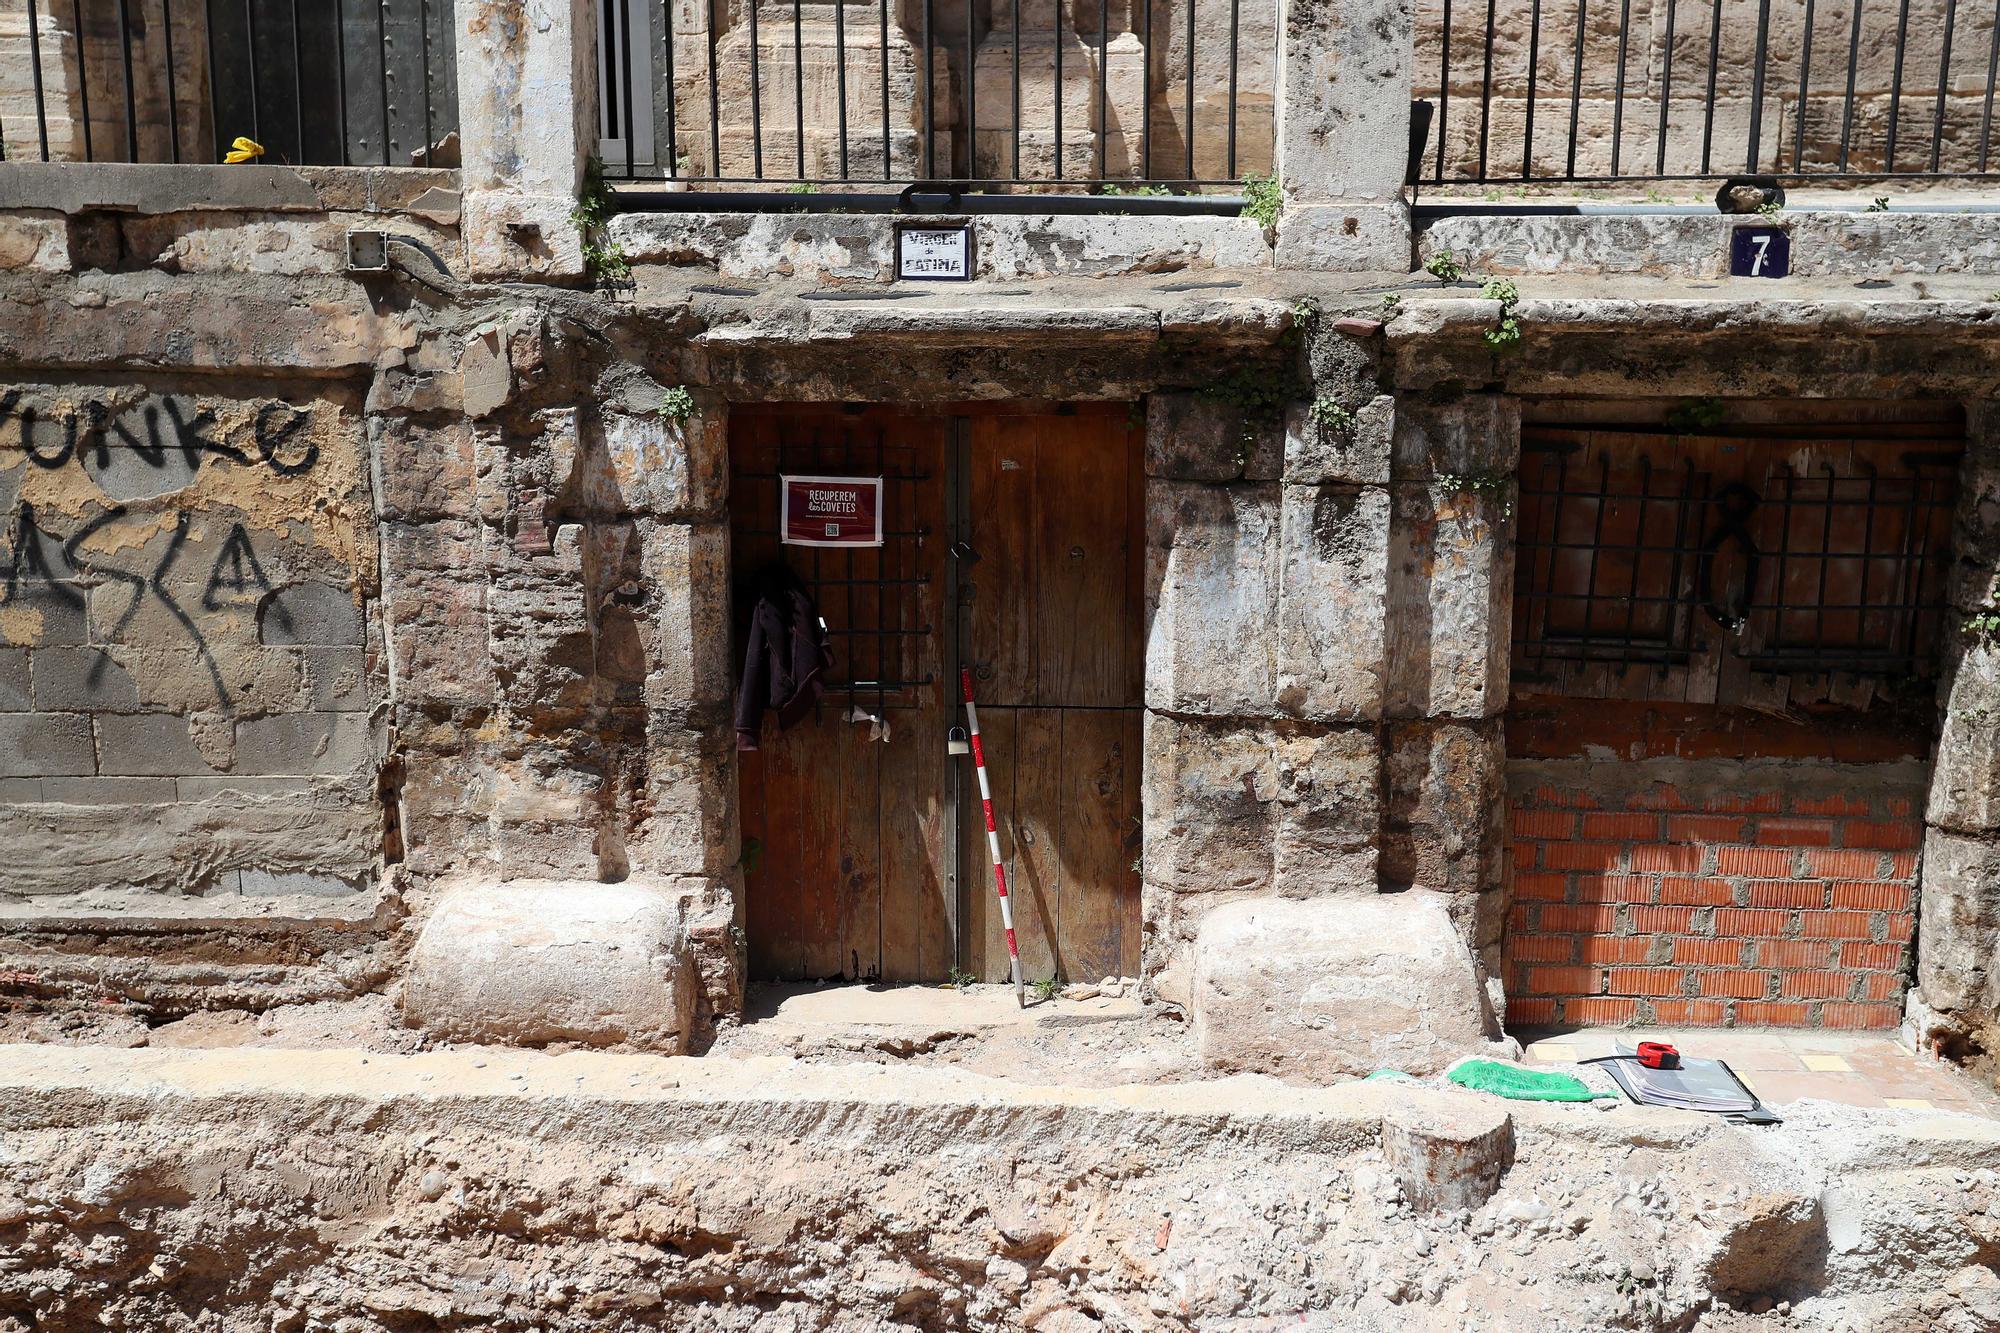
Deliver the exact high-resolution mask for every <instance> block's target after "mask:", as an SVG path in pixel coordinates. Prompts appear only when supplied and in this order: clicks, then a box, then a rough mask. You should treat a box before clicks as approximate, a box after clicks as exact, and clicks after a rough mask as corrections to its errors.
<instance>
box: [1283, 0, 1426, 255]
mask: <svg viewBox="0 0 2000 1333" xmlns="http://www.w3.org/2000/svg"><path fill="white" fill-rule="evenodd" d="M1412 13H1413V6H1412V5H1411V4H1410V0H1285V5H1284V10H1283V13H1282V14H1281V21H1280V23H1279V25H1278V32H1279V34H1280V39H1281V40H1280V42H1279V48H1278V104H1277V123H1278V138H1277V173H1278V179H1279V181H1280V182H1281V184H1282V186H1283V190H1284V201H1285V202H1284V211H1283V213H1282V215H1281V216H1280V217H1279V220H1278V247H1277V262H1278V264H1279V266H1280V267H1282V268H1306V269H1332V270H1339V271H1346V272H1353V271H1366V270H1385V271H1394V272H1398V273H1402V272H1408V271H1409V268H1410V210H1409V205H1408V204H1407V203H1406V202H1405V201H1404V199H1403V180H1404V177H1405V175H1406V174H1407V169H1408V160H1409V137H1410V136H1409V123H1410V92H1411V86H1412V73H1411V71H1412V60H1413V58H1414V51H1415V47H1414V44H1413V43H1414V38H1413V35H1412Z"/></svg>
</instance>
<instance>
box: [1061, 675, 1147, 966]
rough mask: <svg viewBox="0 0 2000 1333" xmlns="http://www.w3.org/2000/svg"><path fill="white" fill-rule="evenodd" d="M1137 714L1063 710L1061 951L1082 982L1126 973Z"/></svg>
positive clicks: (1132, 880) (1133, 879) (1132, 891)
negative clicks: (1128, 791)
mask: <svg viewBox="0 0 2000 1333" xmlns="http://www.w3.org/2000/svg"><path fill="white" fill-rule="evenodd" d="M1135 719H1136V715H1135V714H1132V713H1129V712H1127V711H1125V710H1123V709H1076V708H1072V709H1067V710H1065V711H1064V712H1063V714H1062V727H1063V734H1062V749H1063V755H1062V766H1061V770H1060V772H1059V773H1058V774H1057V775H1056V776H1057V778H1058V790H1059V792H1060V800H1061V806H1062V830H1063V833H1062V860H1063V871H1064V884H1063V897H1062V949H1063V955H1064V960H1065V962H1066V963H1067V964H1068V975H1069V976H1070V978H1071V979H1073V980H1076V981H1097V980H1099V979H1100V978H1103V977H1106V976H1123V975H1125V972H1124V965H1125V951H1124V934H1125V916H1126V910H1125V909H1126V901H1127V899H1128V898H1129V897H1133V896H1135V895H1136V891H1137V883H1136V879H1137V877H1136V876H1135V875H1134V874H1133V872H1132V856H1133V854H1132V853H1131V852H1129V851H1127V850H1126V845H1127V836H1126V835H1127V832H1128V829H1127V826H1126V810H1127V804H1128V803H1127V800H1126V788H1127V786H1128V785H1131V786H1136V785H1137V784H1136V781H1135V779H1136V777H1137V774H1136V772H1134V771H1133V768H1134V765H1133V763H1132V761H1133V759H1134V758H1135V757H1136V755H1135V752H1134V751H1133V750H1132V749H1131V748H1130V742H1131V736H1132V734H1133V733H1134V732H1136V730H1137V728H1136V727H1135V726H1134V725H1133V722H1134V721H1135Z"/></svg>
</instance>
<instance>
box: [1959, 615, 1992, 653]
mask: <svg viewBox="0 0 2000 1333" xmlns="http://www.w3.org/2000/svg"><path fill="white" fill-rule="evenodd" d="M1959 630H1960V632H1961V633H1963V634H1964V635H1965V637H1966V638H1968V639H1970V640H1972V641H1973V642H1974V643H1976V644H1980V645H1981V646H1984V647H1990V646H1992V645H1993V644H1995V643H2000V610H1990V611H1977V612H1974V613H1973V614H1972V615H1969V616H1967V617H1966V618H1965V623H1964V624H1963V625H1961V626H1959Z"/></svg>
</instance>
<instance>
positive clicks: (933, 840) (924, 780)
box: [879, 711, 956, 981]
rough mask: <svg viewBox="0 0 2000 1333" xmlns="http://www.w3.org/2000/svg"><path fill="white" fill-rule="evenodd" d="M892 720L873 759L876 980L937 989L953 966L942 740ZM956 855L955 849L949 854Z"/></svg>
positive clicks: (911, 719) (930, 729) (918, 725)
mask: <svg viewBox="0 0 2000 1333" xmlns="http://www.w3.org/2000/svg"><path fill="white" fill-rule="evenodd" d="M920 716H921V715H920V714H917V713H915V712H914V711H913V712H911V713H907V714H899V715H897V717H896V718H895V720H894V726H895V732H894V734H893V735H892V736H891V737H890V740H889V744H888V745H886V746H882V747H879V748H880V749H881V751H882V757H881V775H882V776H881V790H880V800H881V821H882V867H881V882H882V978H883V980H885V981H942V980H944V979H945V978H946V977H947V976H948V975H950V972H951V969H952V966H953V964H954V962H955V961H956V959H955V953H954V949H953V942H952V934H951V926H952V910H951V909H952V904H950V903H949V902H947V900H946V894H947V893H948V892H950V889H951V884H950V880H949V878H948V877H947V876H946V874H945V873H944V861H943V857H942V855H940V852H941V851H942V849H943V846H944V830H945V801H946V799H947V790H946V785H945V784H946V782H947V780H948V775H947V773H946V772H945V763H946V760H945V753H944V732H943V730H942V728H941V727H937V726H935V725H925V724H924V723H923V722H921V721H918V718H919V717H920ZM953 854H956V849H953Z"/></svg>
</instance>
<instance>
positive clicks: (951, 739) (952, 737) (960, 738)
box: [944, 727, 972, 754]
mask: <svg viewBox="0 0 2000 1333" xmlns="http://www.w3.org/2000/svg"><path fill="white" fill-rule="evenodd" d="M944 752H945V753H946V754H971V753H972V739H971V737H969V736H967V735H966V734H965V728H964V727H953V728H952V729H951V730H950V731H947V732H946V733H945V734H944Z"/></svg>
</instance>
